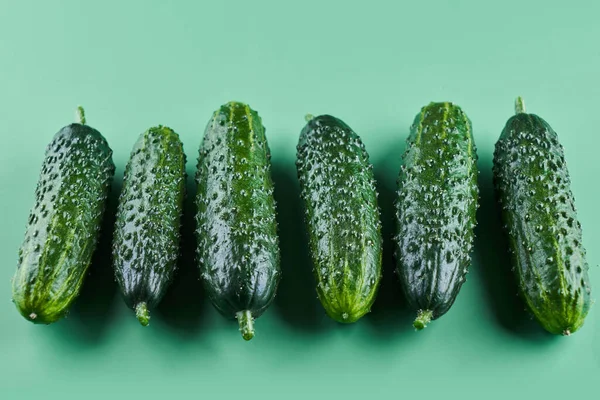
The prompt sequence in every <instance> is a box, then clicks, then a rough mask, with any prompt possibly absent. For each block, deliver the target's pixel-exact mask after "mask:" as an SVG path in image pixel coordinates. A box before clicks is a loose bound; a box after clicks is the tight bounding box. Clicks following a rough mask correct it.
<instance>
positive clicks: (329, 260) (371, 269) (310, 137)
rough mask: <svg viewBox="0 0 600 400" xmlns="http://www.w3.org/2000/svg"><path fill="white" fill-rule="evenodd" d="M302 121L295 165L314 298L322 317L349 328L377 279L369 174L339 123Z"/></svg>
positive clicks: (371, 297)
mask: <svg viewBox="0 0 600 400" xmlns="http://www.w3.org/2000/svg"><path fill="white" fill-rule="evenodd" d="M307 119H309V121H308V123H307V125H306V126H305V127H304V129H303V130H302V132H301V134H300V140H299V143H298V147H297V162H296V165H297V169H298V180H299V182H300V194H301V197H302V199H303V202H304V208H305V214H306V218H305V220H306V226H307V229H308V237H309V249H310V254H311V258H312V262H313V266H314V269H313V273H314V276H315V279H316V283H317V285H316V287H317V295H318V297H319V300H320V301H321V304H322V305H323V307H324V308H325V312H326V313H327V315H329V316H330V317H331V318H332V319H334V320H335V321H338V322H342V323H351V322H355V321H357V320H358V319H360V318H361V317H362V316H363V315H365V314H366V313H367V312H369V311H370V309H371V306H372V304H373V302H374V301H375V297H376V295H377V289H378V287H379V282H380V279H381V256H382V237H381V221H380V215H379V209H378V207H377V192H376V189H375V180H374V177H373V168H372V165H371V164H370V163H369V155H368V154H367V151H366V149H365V146H364V145H363V143H362V141H361V140H360V138H359V136H358V135H357V134H356V133H355V132H354V131H353V130H352V129H350V127H349V126H348V125H346V124H345V123H344V122H342V121H341V120H339V119H337V118H335V117H332V116H330V115H321V116H319V117H316V118H312V117H311V116H307Z"/></svg>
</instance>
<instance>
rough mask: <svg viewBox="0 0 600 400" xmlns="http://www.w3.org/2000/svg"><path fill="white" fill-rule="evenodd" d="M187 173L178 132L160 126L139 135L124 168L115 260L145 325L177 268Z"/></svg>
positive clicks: (126, 295)
mask: <svg viewBox="0 0 600 400" xmlns="http://www.w3.org/2000/svg"><path fill="white" fill-rule="evenodd" d="M185 177H186V175H185V154H184V152H183V144H182V143H181V141H180V140H179V136H178V135H177V133H175V132H173V130H171V129H170V128H167V127H163V126H158V127H154V128H150V129H149V130H147V131H146V132H144V133H142V134H141V135H140V137H139V139H138V140H137V142H136V143H135V145H134V146H133V150H132V151H131V158H130V159H129V162H128V163H127V166H126V168H125V176H124V180H123V191H122V192H121V196H120V198H119V207H118V210H117V220H116V224H115V234H114V239H113V260H114V268H115V276H116V279H117V282H118V283H119V286H120V287H121V290H122V292H123V297H124V299H125V302H126V303H127V305H128V306H129V307H131V308H132V309H133V310H135V312H136V315H137V318H138V320H139V321H140V323H141V324H142V325H144V326H146V325H148V323H149V321H150V315H149V311H148V309H149V308H151V307H155V306H156V305H157V304H158V303H159V302H160V300H161V299H162V297H163V295H164V294H165V292H166V290H167V288H168V287H169V284H170V283H171V280H172V279H173V275H174V273H175V270H176V268H177V258H178V256H179V240H180V226H181V216H182V214H183V200H184V197H185Z"/></svg>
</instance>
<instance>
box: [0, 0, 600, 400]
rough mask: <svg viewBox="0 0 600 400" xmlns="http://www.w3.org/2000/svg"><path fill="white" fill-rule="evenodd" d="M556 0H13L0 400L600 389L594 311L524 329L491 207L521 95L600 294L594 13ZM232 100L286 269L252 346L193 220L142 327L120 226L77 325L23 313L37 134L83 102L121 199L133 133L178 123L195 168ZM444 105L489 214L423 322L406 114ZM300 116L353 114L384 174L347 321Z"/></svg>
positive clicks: (47, 134) (1, 46)
mask: <svg viewBox="0 0 600 400" xmlns="http://www.w3.org/2000/svg"><path fill="white" fill-rule="evenodd" d="M84 3H85V4H84ZM401 3H406V4H402V5H401ZM555 3H557V2H554V1H553V2H549V1H525V0H503V1H497V2H484V1H477V0H472V1H460V0H453V1H447V2H446V1H438V2H426V1H412V2H400V1H379V0H369V1H361V2H351V1H340V2H333V1H324V0H320V1H318V0H317V1H313V0H305V1H298V2H286V1H282V0H274V1H249V0H245V1H238V0H229V1H225V2H220V1H212V2H210V3H209V2H204V1H188V2H183V1H107V0H104V1H94V2H81V1H36V2H33V1H23V0H21V1H16V0H15V1H6V0H0V121H1V126H2V133H1V134H2V142H1V144H0V163H1V164H0V167H1V168H0V191H1V195H0V199H1V200H0V201H1V203H0V204H1V207H0V235H1V236H0V257H1V259H0V263H1V264H2V268H1V269H0V282H3V283H2V284H1V285H0V299H2V302H0V316H1V320H2V324H1V327H0V397H1V398H4V399H13V398H30V397H33V396H35V395H37V396H43V398H47V399H55V398H63V399H67V398H68V399H72V398H86V399H96V398H114V399H116V398H122V397H123V396H125V395H131V396H136V395H144V397H145V398H148V399H155V398H156V399H158V398H167V397H166V396H169V395H170V394H178V395H184V394H186V395H188V396H190V397H189V398H199V399H200V398H234V397H236V398H285V399H288V398H290V399H293V398H306V397H307V396H310V397H308V398H324V397H332V398H337V397H333V396H338V395H346V396H347V398H352V399H354V398H361V399H365V398H371V397H370V396H372V395H373V396H377V397H378V398H388V399H392V398H415V397H433V396H435V395H438V396H449V397H451V398H458V397H460V398H481V397H484V398H493V399H495V398H507V397H508V396H510V398H520V397H524V396H527V395H531V396H536V398H537V396H545V397H546V398H557V399H558V398H561V399H565V398H573V397H574V396H579V395H587V397H588V398H590V397H591V398H594V397H595V396H597V395H598V391H599V389H600V384H599V383H598V382H599V380H598V379H599V374H600V318H599V313H600V309H598V307H597V306H596V307H593V308H592V310H591V312H590V314H589V316H588V318H587V321H586V324H585V326H584V327H583V328H582V330H581V331H579V332H577V333H576V334H575V335H573V336H572V337H570V338H563V337H552V336H550V335H548V334H546V333H544V332H543V331H542V330H541V328H539V327H538V326H537V325H536V324H535V322H533V321H531V319H530V317H529V316H528V315H527V314H526V313H525V312H524V311H523V305H522V303H521V302H520V300H519V299H518V298H517V296H516V288H515V286H514V284H513V282H512V280H511V275H510V273H509V265H508V262H507V257H506V251H505V248H504V245H505V244H504V241H503V238H502V236H501V234H500V230H499V228H500V226H499V223H498V221H497V218H496V208H495V204H494V202H493V188H492V181H491V163H492V152H493V146H494V143H495V141H496V139H497V138H498V136H499V134H500V131H501V129H502V127H503V125H504V123H505V121H506V119H507V118H508V117H509V116H510V115H511V113H512V112H513V101H514V98H515V96H517V95H522V96H524V98H525V101H526V103H527V105H528V109H529V110H530V111H532V112H535V113H538V114H540V115H542V116H544V117H545V118H546V119H547V120H548V121H549V122H550V123H551V124H552V125H553V127H554V128H555V129H556V131H557V132H558V133H559V135H560V139H561V142H562V144H563V145H564V147H565V152H566V158H567V160H568V166H569V169H570V172H571V176H572V181H573V183H572V189H573V192H574V194H575V197H576V199H577V205H578V211H579V218H580V220H581V222H582V225H583V228H584V244H585V246H586V247H587V249H588V255H589V263H590V274H591V281H592V286H593V289H596V290H595V293H598V291H600V268H598V263H599V260H600V251H599V250H598V246H597V245H595V243H597V242H598V240H600V218H599V217H600V215H599V214H598V212H597V207H598V205H597V204H598V203H597V202H598V200H597V199H598V188H597V184H598V183H597V182H598V175H599V174H600V164H599V163H598V161H597V157H598V147H599V146H600V134H599V132H598V126H600V111H599V110H600V78H599V71H600V50H599V47H598V39H599V38H600V24H598V20H597V19H598V15H599V13H600V6H599V5H598V3H597V2H595V1H592V0H590V1H570V2H560V3H561V5H560V6H558V5H553V4H555ZM229 100H240V101H244V102H248V103H249V104H250V105H251V106H252V107H253V108H254V109H256V110H257V111H258V112H259V113H260V115H261V116H262V119H263V121H264V124H265V126H266V127H267V135H268V138H269V141H270V145H271V149H272V153H273V163H274V166H273V174H274V179H275V183H276V196H277V200H278V202H279V208H278V210H279V221H280V234H281V241H282V243H281V250H282V263H283V265H282V267H283V280H282V282H281V285H280V287H279V292H278V296H277V298H276V300H275V303H274V304H273V305H272V306H271V308H270V309H269V310H268V311H267V312H266V314H265V315H264V316H263V317H261V318H260V319H258V320H257V323H256V329H257V334H256V337H255V339H254V340H253V341H251V342H249V343H246V342H244V341H243V340H242V339H241V337H240V335H239V332H238V331H237V326H236V324H235V322H233V321H229V320H225V319H223V318H222V317H221V316H220V315H219V314H218V313H217V312H216V311H215V310H214V309H213V308H212V306H211V304H210V303H209V302H208V300H207V299H206V297H205V296H204V294H203V293H202V290H201V287H200V284H199V282H198V280H197V272H196V267H195V265H194V263H193V247H194V246H193V235H192V234H191V232H192V230H193V226H192V223H191V221H192V215H190V214H189V213H188V215H187V218H186V225H185V228H184V230H185V237H184V239H185V240H186V243H185V245H184V249H183V258H182V267H181V273H180V274H179V278H178V280H177V281H176V283H175V284H174V285H173V287H172V289H171V290H170V292H169V293H168V295H167V297H166V298H165V300H164V302H163V304H162V305H161V306H160V307H159V309H158V310H156V311H155V312H154V314H153V319H152V322H151V325H150V327H149V328H145V329H144V328H142V327H140V325H139V323H138V322H137V320H136V319H135V317H134V316H133V313H132V312H131V311H130V310H128V309H127V308H126V307H125V305H124V303H123V301H122V300H121V298H120V297H119V293H118V291H117V288H116V286H115V284H114V283H113V279H112V269H111V266H110V262H109V259H110V243H109V240H107V236H104V238H103V240H102V242H101V243H100V247H99V250H98V252H97V256H96V258H95V262H94V264H93V266H92V268H91V272H90V275H89V277H88V279H87V281H86V284H85V287H84V289H83V293H82V294H81V296H80V298H79V299H78V301H77V303H76V304H75V305H74V307H73V308H72V311H71V313H70V315H69V316H68V318H66V319H65V320H62V321H60V322H58V323H56V324H55V325H52V326H36V325H33V324H30V323H28V322H26V321H25V320H24V319H23V318H22V317H20V316H19V314H18V313H17V312H16V310H15V309H14V307H13V305H12V304H11V302H10V297H11V293H10V284H9V282H10V278H11V276H12V274H13V272H14V269H15V267H16V260H17V249H18V247H19V245H20V243H21V240H22V238H23V233H24V229H25V225H26V220H27V216H28V211H29V208H30V207H31V206H32V205H33V198H34V196H33V194H34V189H35V184H36V181H37V176H38V173H39V169H40V165H41V162H42V159H43V155H44V148H45V146H46V144H47V143H48V142H49V141H50V139H51V138H52V135H53V134H54V133H55V132H56V131H58V129H59V128H60V127H62V126H63V125H66V124H67V123H69V122H70V121H72V120H73V118H74V108H75V106H77V105H78V104H82V105H84V106H85V108H86V110H87V117H88V123H89V124H90V125H91V126H93V127H95V128H97V129H98V130H100V131H101V132H102V133H103V134H104V136H105V137H106V138H107V139H108V141H109V143H110V145H111V147H112V148H113V150H114V158H115V163H116V164H117V175H116V176H117V182H116V184H115V186H116V190H117V191H118V188H119V186H120V181H121V179H122V175H123V168H124V165H125V162H126V160H127V157H128V155H129V151H130V149H131V147H132V146H133V143H134V141H135V140H136V138H137V136H138V134H139V133H141V132H142V131H143V130H145V129H146V128H148V127H150V126H151V125H155V124H166V125H168V126H170V127H172V128H173V129H175V130H176V131H177V132H179V133H180V135H181V138H182V140H183V142H184V145H185V149H186V152H187V154H188V166H187V168H188V172H189V174H190V175H191V174H193V172H194V168H195V158H196V153H197V149H198V146H199V144H200V140H201V137H202V132H203V130H204V127H205V124H206V123H207V121H208V119H209V118H210V115H211V113H212V112H213V110H215V109H216V108H217V107H218V106H219V105H221V104H223V103H225V102H227V101H229ZM432 100H437V101H442V100H449V101H453V102H456V103H458V104H459V105H461V106H462V107H463V109H464V110H465V111H466V112H467V114H468V115H469V116H470V118H471V119H472V121H473V126H474V131H475V139H476V143H477V145H478V150H479V157H480V159H479V167H480V170H481V174H480V188H481V209H480V212H479V214H478V220H479V226H478V228H477V241H476V250H475V253H474V255H473V265H472V268H471V272H470V274H469V276H468V280H467V283H466V284H465V286H464V287H463V289H462V291H461V294H460V296H459V297H458V300H457V301H456V304H455V306H454V307H453V308H452V310H451V311H450V312H449V313H448V314H447V315H446V316H444V317H443V318H442V319H440V320H438V321H436V322H435V323H433V324H432V325H431V326H430V327H429V328H428V329H426V330H425V331H423V332H420V333H416V332H414V330H413V329H412V327H411V321H412V319H413V313H412V312H411V311H410V310H408V309H407V308H406V306H405V305H404V301H403V298H402V295H401V294H400V287H399V285H398V283H397V281H396V278H395V276H394V275H393V262H392V256H391V251H390V240H389V237H390V235H391V234H392V231H393V225H392V201H393V197H394V189H395V179H396V175H397V172H398V170H399V166H400V162H401V159H400V156H401V153H402V151H403V148H404V145H405V139H406V137H407V135H408V129H409V125H410V124H411V122H412V119H413V118H414V115H415V114H416V113H417V112H418V111H419V109H420V107H421V106H423V105H425V104H427V103H428V102H429V101H432ZM309 112H310V113H312V114H320V113H330V114H333V115H335V116H337V117H339V118H341V119H343V120H344V121H346V122H347V123H348V124H349V125H350V126H351V127H353V128H354V129H355V130H356V131H357V132H358V133H359V134H360V135H361V136H362V138H363V140H364V142H365V145H366V147H367V149H368V151H369V152H370V155H371V159H372V162H373V163H374V166H375V172H376V175H377V179H378V189H379V191H380V206H381V208H382V218H383V223H384V234H385V237H386V240H385V246H386V249H385V254H384V258H385V260H384V268H385V274H384V279H383V284H382V286H381V289H380V294H379V296H378V299H377V302H376V304H375V306H374V307H373V312H372V313H371V314H369V315H368V316H366V317H365V318H363V319H362V320H360V321H359V322H358V323H356V324H354V325H350V326H342V325H339V324H336V323H334V322H333V321H331V320H329V319H328V318H327V317H326V316H325V315H324V312H323V310H322V308H321V307H320V305H319V304H318V301H317V299H316V294H315V291H314V283H313V280H312V275H311V272H310V270H311V265H310V263H309V260H308V257H307V254H306V246H307V245H306V240H305V236H304V233H303V225H302V219H301V213H300V204H299V200H298V185H297V180H296V176H295V174H296V171H295V166H294V158H295V145H296V142H297V138H298V134H299V132H300V130H301V128H302V126H303V124H304V115H305V114H306V113H309ZM189 181H190V183H189V184H188V187H189V188H190V190H193V182H192V179H189ZM189 209H190V208H189V204H188V211H189ZM111 210H114V202H113V205H111ZM109 231H110V229H109ZM6 395H10V396H6ZM17 395H18V396H20V397H16V396H17Z"/></svg>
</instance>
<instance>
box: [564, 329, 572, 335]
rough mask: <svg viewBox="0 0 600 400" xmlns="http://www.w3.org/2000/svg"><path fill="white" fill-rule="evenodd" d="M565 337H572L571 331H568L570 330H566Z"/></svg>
mask: <svg viewBox="0 0 600 400" xmlns="http://www.w3.org/2000/svg"><path fill="white" fill-rule="evenodd" d="M563 336H571V331H570V330H568V329H565V330H564V331H563Z"/></svg>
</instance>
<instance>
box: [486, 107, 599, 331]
mask: <svg viewBox="0 0 600 400" xmlns="http://www.w3.org/2000/svg"><path fill="white" fill-rule="evenodd" d="M494 181H495V185H496V194H497V198H498V201H499V202H500V204H501V207H502V219H503V222H504V228H505V231H506V233H507V236H508V239H509V246H510V251H511V253H512V263H513V269H514V271H515V274H516V277H517V281H518V285H519V288H520V292H521V294H522V297H523V299H524V300H525V303H526V304H527V307H528V308H529V310H530V311H531V313H532V314H533V315H534V316H535V318H536V319H537V320H538V321H539V323H540V324H541V325H542V326H543V327H544V328H545V329H546V330H547V331H548V332H551V333H554V334H563V335H570V334H571V333H573V332H575V331H576V330H577V329H579V328H580V327H581V326H582V325H583V321H584V319H585V316H586V315H587V313H588V310H589V308H590V280H589V278H588V264H587V262H586V258H585V250H584V248H583V246H582V242H581V225H580V223H579V221H578V220H577V213H576V211H575V200H574V198H573V194H572V193H571V189H570V184H571V180H570V178H569V171H568V170H567V165H566V163H565V157H564V152H563V148H562V146H561V145H560V143H559V142H558V136H557V134H556V132H554V130H553V129H552V128H551V127H550V125H548V123H547V122H546V121H544V120H543V119H542V118H540V117H538V116H537V115H535V114H527V113H525V110H524V106H523V101H522V99H521V98H518V99H517V107H516V115H514V116H512V117H511V118H510V119H509V120H508V122H507V123H506V126H505V127H504V130H503V131H502V134H501V136H500V139H499V140H498V142H497V143H496V150H495V152H494Z"/></svg>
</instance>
